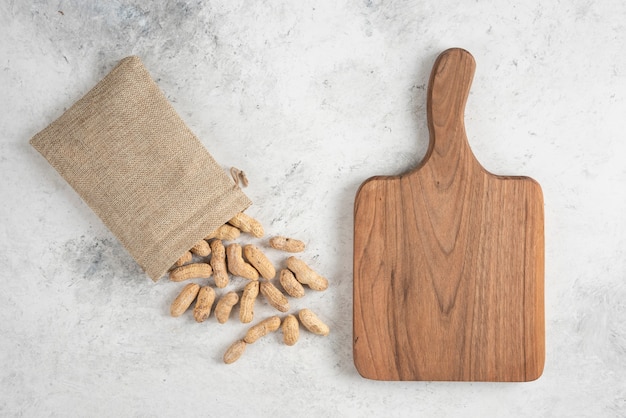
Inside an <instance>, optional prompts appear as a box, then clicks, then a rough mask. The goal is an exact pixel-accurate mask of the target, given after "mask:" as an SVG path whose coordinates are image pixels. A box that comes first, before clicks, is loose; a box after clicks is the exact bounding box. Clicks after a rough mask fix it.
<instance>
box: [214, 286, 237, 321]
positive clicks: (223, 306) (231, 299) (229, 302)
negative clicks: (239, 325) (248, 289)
mask: <svg viewBox="0 0 626 418" xmlns="http://www.w3.org/2000/svg"><path fill="white" fill-rule="evenodd" d="M237 302H239V295H237V293H235V292H228V293H226V294H225V295H224V296H222V297H221V298H220V300H218V301H217V305H215V318H217V322H219V323H220V324H223V323H225V322H226V321H228V317H229V316H230V312H231V311H232V310H233V306H235V305H236V304H237Z"/></svg>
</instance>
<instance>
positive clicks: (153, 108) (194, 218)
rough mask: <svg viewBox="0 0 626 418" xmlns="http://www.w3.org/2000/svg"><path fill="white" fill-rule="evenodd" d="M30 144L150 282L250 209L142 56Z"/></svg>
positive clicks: (126, 62) (124, 62) (129, 61)
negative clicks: (162, 88)
mask: <svg viewBox="0 0 626 418" xmlns="http://www.w3.org/2000/svg"><path fill="white" fill-rule="evenodd" d="M30 143H31V145H32V146H33V147H35V149H37V150H38V151H39V152H40V153H41V154H42V155H43V156H44V157H45V158H46V159H47V160H48V162H49V163H50V164H51V165H52V166H53V167H54V168H55V169H56V170H57V171H58V172H59V173H60V174H61V176H63V178H64V179H65V180H66V181H67V182H68V183H69V184H70V185H71V186H72V187H73V188H74V190H76V192H77V193H78V194H79V195H80V196H81V198H82V199H83V200H84V201H85V202H86V203H87V204H88V205H89V206H90V207H91V208H92V209H93V211H94V212H95V213H96V214H97V215H98V216H99V217H100V219H102V221H103V222H104V224H105V225H106V226H107V227H108V228H109V229H110V230H111V232H113V234H115V236H116V237H117V238H118V239H119V240H120V242H121V243H122V245H123V246H124V247H125V248H126V249H127V250H128V252H129V253H130V254H131V255H132V257H133V258H134V259H135V260H136V261H137V263H139V265H140V266H141V267H142V268H143V269H144V270H145V271H146V273H147V274H148V275H149V276H150V277H151V278H152V279H153V280H157V279H158V278H159V277H161V276H162V275H163V274H164V273H165V272H166V271H167V269H168V268H169V267H170V266H171V265H172V264H173V263H174V262H175V261H176V260H177V259H178V257H179V256H180V255H181V254H183V253H184V252H185V251H187V250H188V249H189V248H191V247H192V246H193V244H195V243H196V242H197V241H199V240H200V239H202V238H204V237H205V236H207V235H208V234H209V233H211V232H212V231H214V230H215V229H216V228H218V227H219V226H220V225H222V224H224V223H225V222H227V221H228V220H229V219H230V218H232V217H233V216H234V215H235V214H236V213H238V212H241V211H243V210H245V209H246V208H247V207H248V206H249V205H250V204H251V202H250V200H249V199H248V198H247V197H246V195H245V194H244V193H243V192H242V191H241V190H240V189H239V188H238V187H237V186H235V185H234V183H233V181H232V180H231V179H230V178H229V177H228V175H227V174H226V173H225V172H224V170H222V168H221V167H220V166H219V165H218V164H217V163H216V161H215V160H214V159H213V157H212V156H211V155H210V154H209V152H208V151H207V150H206V149H205V148H204V147H203V145H202V144H201V143H200V141H199V140H198V138H197V137H196V136H195V135H194V134H193V133H192V132H191V131H190V130H189V128H188V127H187V126H186V125H185V123H184V122H183V121H182V119H181V118H180V117H179V116H178V114H177V113H176V111H175V110H174V108H172V106H171V105H170V103H169V102H168V101H167V99H166V98H165V96H164V95H163V93H162V92H161V91H160V89H159V88H158V86H157V85H156V83H155V82H154V81H153V80H152V78H151V77H150V74H149V73H148V71H147V70H146V69H145V67H144V66H143V64H142V63H141V60H140V59H139V58H137V57H128V58H125V59H123V60H122V61H121V62H120V63H119V64H118V65H117V66H116V67H115V68H114V69H113V70H112V71H111V72H110V73H109V74H108V75H107V76H106V77H105V78H104V79H103V80H102V81H100V82H99V83H98V84H97V85H96V86H95V87H94V88H93V89H92V90H91V91H89V92H88V93H87V94H86V95H85V96H84V97H83V98H81V99H80V100H79V101H78V102H76V103H75V104H74V105H73V106H72V107H71V108H70V109H68V110H67V111H66V112H65V113H64V114H63V115H62V116H61V117H60V118H59V119H57V120H56V121H54V122H53V123H52V124H50V125H49V126H48V127H47V128H45V129H44V130H43V131H41V132H40V133H38V134H37V135H35V136H34V137H33V138H32V139H31V141H30Z"/></svg>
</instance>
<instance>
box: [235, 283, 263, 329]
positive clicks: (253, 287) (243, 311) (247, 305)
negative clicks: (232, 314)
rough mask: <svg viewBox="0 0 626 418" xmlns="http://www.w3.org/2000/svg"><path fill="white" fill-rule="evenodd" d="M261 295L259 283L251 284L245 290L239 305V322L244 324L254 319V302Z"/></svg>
mask: <svg viewBox="0 0 626 418" xmlns="http://www.w3.org/2000/svg"><path fill="white" fill-rule="evenodd" d="M258 295H259V282H256V281H255V282H250V283H248V284H247V285H246V287H244V288H243V295H241V303H240V304H239V320H240V321H241V322H243V323H244V324H247V323H249V322H251V321H252V319H253V318H254V302H255V300H256V297H257V296H258Z"/></svg>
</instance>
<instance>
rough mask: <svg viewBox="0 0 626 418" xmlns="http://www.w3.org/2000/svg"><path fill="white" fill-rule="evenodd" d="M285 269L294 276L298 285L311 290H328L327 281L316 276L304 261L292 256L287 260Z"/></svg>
mask: <svg viewBox="0 0 626 418" xmlns="http://www.w3.org/2000/svg"><path fill="white" fill-rule="evenodd" d="M287 268H288V269H289V270H291V271H292V272H293V273H294V274H295V275H296V279H297V280H298V281H299V282H300V283H302V284H306V285H308V286H309V287H310V288H311V289H313V290H326V289H327V288H328V280H327V279H326V278H325V277H322V276H320V275H319V274H317V272H315V270H313V269H312V268H311V267H309V266H308V265H307V264H306V263H305V262H304V261H302V260H300V259H298V258H296V257H294V256H291V257H289V258H288V259H287Z"/></svg>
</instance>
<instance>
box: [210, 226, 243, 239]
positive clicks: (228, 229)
mask: <svg viewBox="0 0 626 418" xmlns="http://www.w3.org/2000/svg"><path fill="white" fill-rule="evenodd" d="M239 234H240V232H239V229H237V228H235V227H234V226H231V225H228V224H224V225H222V226H220V227H219V228H217V229H216V230H215V231H213V233H211V234H209V235H207V236H206V237H205V238H204V239H206V240H209V239H212V238H217V239H221V240H225V241H232V240H234V239H237V238H239Z"/></svg>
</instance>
